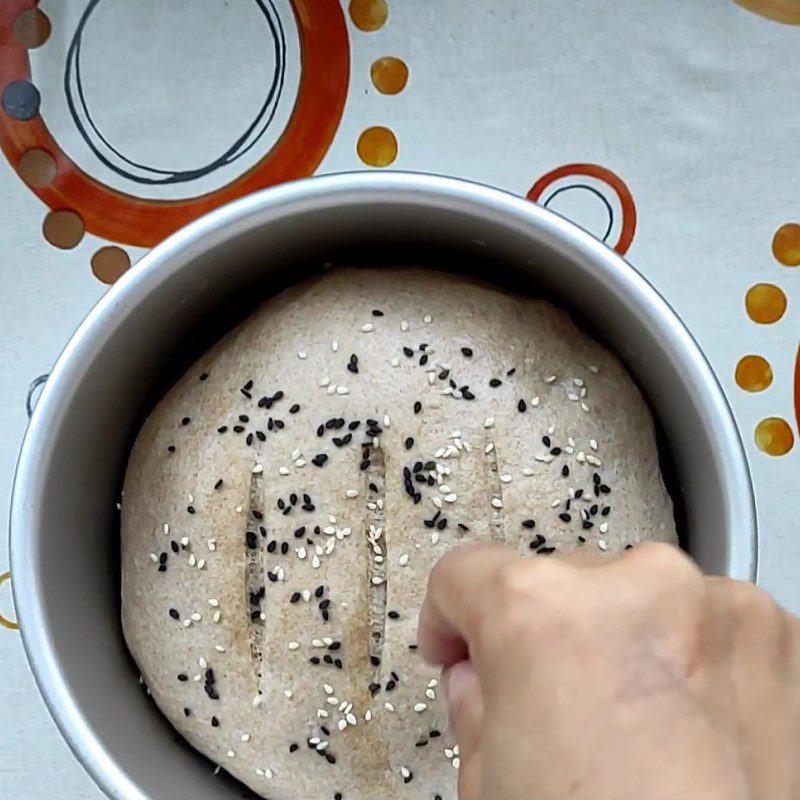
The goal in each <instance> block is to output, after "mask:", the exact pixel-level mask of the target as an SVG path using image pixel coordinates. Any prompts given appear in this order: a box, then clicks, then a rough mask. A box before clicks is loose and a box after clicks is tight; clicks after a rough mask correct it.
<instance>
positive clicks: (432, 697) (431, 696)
mask: <svg viewBox="0 0 800 800" xmlns="http://www.w3.org/2000/svg"><path fill="white" fill-rule="evenodd" d="M425 697H427V698H428V700H435V699H436V692H434V691H433V689H426V690H425Z"/></svg>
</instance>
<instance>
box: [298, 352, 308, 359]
mask: <svg viewBox="0 0 800 800" xmlns="http://www.w3.org/2000/svg"><path fill="white" fill-rule="evenodd" d="M297 357H298V358H299V359H301V360H303V361H304V360H305V359H307V358H308V353H306V352H305V351H303V350H298V351H297Z"/></svg>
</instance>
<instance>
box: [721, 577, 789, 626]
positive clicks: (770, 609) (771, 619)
mask: <svg viewBox="0 0 800 800" xmlns="http://www.w3.org/2000/svg"><path fill="white" fill-rule="evenodd" d="M730 591H731V593H732V595H733V602H734V609H735V613H736V619H737V623H738V624H739V625H740V626H741V627H743V628H745V629H747V631H748V632H751V631H752V632H759V633H761V635H766V636H774V635H775V634H776V633H778V632H779V631H780V630H781V629H782V628H783V616H784V612H783V609H781V607H780V606H779V605H778V604H777V603H776V602H775V600H773V598H772V597H771V596H770V595H769V594H767V593H766V592H765V591H763V590H762V589H759V588H758V587H757V586H755V585H754V584H752V583H745V582H743V581H732V582H731V584H730Z"/></svg>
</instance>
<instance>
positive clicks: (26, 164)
mask: <svg viewBox="0 0 800 800" xmlns="http://www.w3.org/2000/svg"><path fill="white" fill-rule="evenodd" d="M17 173H18V174H19V176H20V178H22V180H23V181H25V183H27V184H28V186H34V187H36V188H40V189H41V188H43V187H45V186H49V185H50V184H51V183H52V182H53V180H54V179H55V177H56V162H55V159H54V158H53V156H51V155H50V153H48V152H47V151H46V150H41V149H40V148H38V147H33V148H31V149H30V150H28V151H26V152H25V153H23V154H22V158H21V159H20V160H19V164H17Z"/></svg>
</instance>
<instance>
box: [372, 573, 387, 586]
mask: <svg viewBox="0 0 800 800" xmlns="http://www.w3.org/2000/svg"><path fill="white" fill-rule="evenodd" d="M383 581H384V579H383V578H382V577H381V576H380V575H373V577H372V585H373V586H380V585H381V584H382V583H383Z"/></svg>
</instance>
